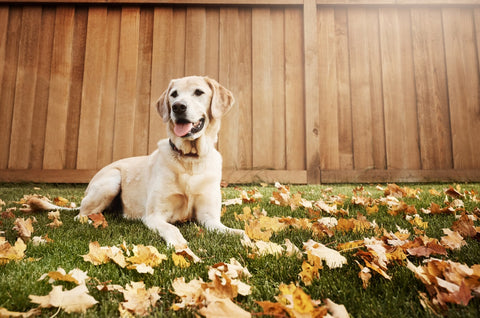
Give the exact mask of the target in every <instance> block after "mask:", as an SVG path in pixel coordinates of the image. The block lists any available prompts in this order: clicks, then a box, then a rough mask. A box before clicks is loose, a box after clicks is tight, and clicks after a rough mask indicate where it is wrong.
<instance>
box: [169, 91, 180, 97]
mask: <svg viewBox="0 0 480 318" xmlns="http://www.w3.org/2000/svg"><path fill="white" fill-rule="evenodd" d="M170 96H171V97H173V98H175V97H177V96H178V93H177V91H173V92H172V93H171V94H170Z"/></svg>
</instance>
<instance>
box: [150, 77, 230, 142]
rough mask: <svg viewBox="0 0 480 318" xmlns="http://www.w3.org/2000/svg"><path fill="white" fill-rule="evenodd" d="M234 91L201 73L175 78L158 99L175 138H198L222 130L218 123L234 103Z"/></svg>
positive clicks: (158, 105) (158, 104) (160, 108)
mask: <svg viewBox="0 0 480 318" xmlns="http://www.w3.org/2000/svg"><path fill="white" fill-rule="evenodd" d="M233 104H234V98H233V95H232V93H231V92H230V91H229V90H227V89H226V88H225V87H223V86H222V85H220V84H219V83H218V82H217V81H215V80H213V79H211V78H208V77H201V76H189V77H183V78H179V79H175V80H172V81H171V82H170V84H169V85H168V88H167V90H166V91H165V92H163V94H162V95H161V96H160V99H159V100H158V102H157V105H156V106H157V110H158V112H159V113H160V115H161V116H162V118H163V121H164V122H166V123H168V125H169V127H168V130H169V134H170V135H171V137H172V138H175V139H178V138H181V139H184V140H196V139H198V138H200V137H201V136H202V135H204V134H214V135H215V136H216V134H217V133H218V129H219V126H218V125H217V124H214V123H216V122H218V119H220V117H222V116H223V115H224V114H225V113H226V112H228V110H229V109H230V108H231V107H232V106H233Z"/></svg>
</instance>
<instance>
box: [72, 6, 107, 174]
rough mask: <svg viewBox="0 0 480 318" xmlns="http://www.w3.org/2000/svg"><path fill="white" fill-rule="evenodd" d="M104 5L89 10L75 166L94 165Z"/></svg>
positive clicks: (98, 115)
mask: <svg viewBox="0 0 480 318" xmlns="http://www.w3.org/2000/svg"><path fill="white" fill-rule="evenodd" d="M106 29H107V8H106V7H92V8H90V9H89V12H88V25H87V39H86V49H85V67H84V75H83V89H82V104H81V113H80V128H79V138H78V156H77V168H78V169H95V168H96V160H92V158H96V157H97V152H98V140H99V126H100V112H101V108H102V106H103V105H102V103H101V101H102V95H103V84H104V73H105V62H106V59H107V57H106V55H105V53H106V52H105V46H106Z"/></svg>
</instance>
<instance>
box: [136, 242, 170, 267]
mask: <svg viewBox="0 0 480 318" xmlns="http://www.w3.org/2000/svg"><path fill="white" fill-rule="evenodd" d="M132 251H133V256H131V257H128V258H127V262H129V263H131V265H130V266H129V268H130V267H131V268H136V267H137V266H138V265H139V264H145V265H146V266H150V267H156V266H158V265H160V264H161V263H162V262H163V261H165V260H166V259H167V256H166V255H164V254H160V253H159V252H158V250H157V249H156V248H155V247H153V246H145V245H142V244H139V245H134V246H133V250H132Z"/></svg>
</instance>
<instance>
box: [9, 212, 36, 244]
mask: <svg viewBox="0 0 480 318" xmlns="http://www.w3.org/2000/svg"><path fill="white" fill-rule="evenodd" d="M36 222H37V220H36V219H35V218H28V219H26V220H25V219H24V218H17V219H16V220H15V226H14V227H13V230H15V231H17V232H18V236H20V237H21V238H22V239H23V240H24V241H28V240H30V238H31V237H32V233H33V232H34V229H33V223H36Z"/></svg>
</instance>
